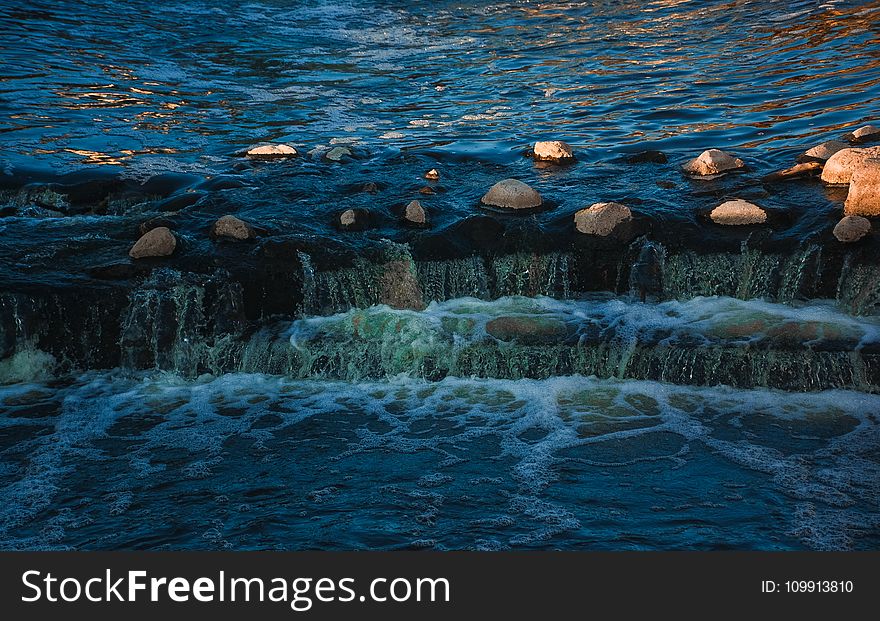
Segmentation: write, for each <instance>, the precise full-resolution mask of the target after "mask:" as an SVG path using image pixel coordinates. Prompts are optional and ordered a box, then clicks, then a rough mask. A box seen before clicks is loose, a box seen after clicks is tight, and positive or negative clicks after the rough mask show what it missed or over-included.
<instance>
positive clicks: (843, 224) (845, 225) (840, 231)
mask: <svg viewBox="0 0 880 621" xmlns="http://www.w3.org/2000/svg"><path fill="white" fill-rule="evenodd" d="M870 232H871V221H870V220H868V219H867V218H863V217H862V216H844V217H843V218H841V219H840V222H838V223H837V224H836V225H835V227H834V237H836V238H837V241H840V242H843V243H845V244H850V243H852V242H857V241H859V240H860V239H862V238H863V237H864V236H865V235H867V234H868V233H870Z"/></svg>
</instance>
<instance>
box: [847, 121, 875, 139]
mask: <svg viewBox="0 0 880 621" xmlns="http://www.w3.org/2000/svg"><path fill="white" fill-rule="evenodd" d="M843 139H844V140H848V141H849V142H854V143H859V142H868V141H871V140H880V127H877V126H876V125H863V126H862V127H860V128H858V129H857V130H855V131H852V132H850V133H849V134H846V135H845V136H844V137H843Z"/></svg>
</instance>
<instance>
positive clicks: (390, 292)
mask: <svg viewBox="0 0 880 621" xmlns="http://www.w3.org/2000/svg"><path fill="white" fill-rule="evenodd" d="M378 285H379V302H380V303H382V304H387V305H388V306H390V307H391V308H398V309H410V310H423V309H424V308H425V301H424V298H423V296H422V289H421V287H420V286H419V280H418V278H417V277H416V273H415V266H414V265H413V263H412V261H405V260H401V261H389V262H388V263H385V264H384V265H382V271H381V272H380V274H379V276H378Z"/></svg>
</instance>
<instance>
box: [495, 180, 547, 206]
mask: <svg viewBox="0 0 880 621" xmlns="http://www.w3.org/2000/svg"><path fill="white" fill-rule="evenodd" d="M480 202H481V203H483V204H484V205H489V206H492V207H501V208H503V209H511V210H513V211H517V210H520V209H535V208H537V207H540V206H541V205H542V204H543V202H544V201H543V199H542V198H541V195H540V194H538V192H536V191H535V190H533V189H532V188H530V187H529V186H528V185H526V184H525V183H523V182H522V181H519V180H517V179H504V180H503V181H499V182H498V183H496V184H495V185H493V186H492V187H491V188H490V189H489V191H488V192H486V193H485V194H484V195H483V198H481V199H480Z"/></svg>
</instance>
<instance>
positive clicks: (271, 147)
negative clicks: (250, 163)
mask: <svg viewBox="0 0 880 621" xmlns="http://www.w3.org/2000/svg"><path fill="white" fill-rule="evenodd" d="M297 155H298V152H297V150H296V149H295V148H293V147H291V146H290V145H288V144H264V145H259V146H254V147H251V148H250V149H248V150H247V156H248V157H252V158H254V159H260V160H263V159H265V160H272V159H279V158H284V157H296V156H297Z"/></svg>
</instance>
